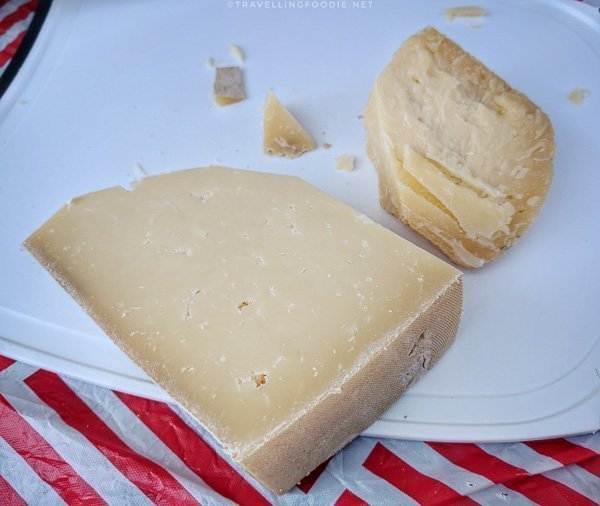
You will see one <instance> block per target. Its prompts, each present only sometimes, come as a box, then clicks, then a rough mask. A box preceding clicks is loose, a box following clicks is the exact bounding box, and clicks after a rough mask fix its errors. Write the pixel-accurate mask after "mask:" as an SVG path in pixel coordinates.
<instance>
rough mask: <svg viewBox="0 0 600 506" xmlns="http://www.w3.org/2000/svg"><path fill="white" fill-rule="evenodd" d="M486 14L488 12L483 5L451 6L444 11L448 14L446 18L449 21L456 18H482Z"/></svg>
mask: <svg viewBox="0 0 600 506" xmlns="http://www.w3.org/2000/svg"><path fill="white" fill-rule="evenodd" d="M486 14H487V12H486V10H485V9H484V8H483V7H475V6H472V5H466V6H464V7H451V8H450V9H446V11H445V12H444V16H446V19H448V20H449V21H452V20H453V19H454V18H480V17H482V16H485V15H486Z"/></svg>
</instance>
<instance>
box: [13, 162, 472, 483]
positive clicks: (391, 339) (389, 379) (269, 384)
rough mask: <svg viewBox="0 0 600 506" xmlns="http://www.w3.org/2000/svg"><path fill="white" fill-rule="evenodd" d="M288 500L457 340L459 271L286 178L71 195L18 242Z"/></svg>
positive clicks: (196, 176) (196, 179) (236, 176)
mask: <svg viewBox="0 0 600 506" xmlns="http://www.w3.org/2000/svg"><path fill="white" fill-rule="evenodd" d="M25 245H26V247H27V248H28V249H29V251H30V252H31V253H33V255H34V256H35V257H36V258H37V259H38V260H39V262H40V263H41V264H42V265H43V266H44V267H45V268H46V269H47V270H48V271H49V272H50V273H51V274H52V275H53V276H54V277H55V278H56V279H57V281H59V282H60V283H61V285H62V286H63V287H64V288H65V289H66V290H68V291H69V292H70V293H71V295H72V296H73V297H74V298H75V299H76V300H77V301H78V302H79V303H80V304H81V305H82V307H83V308H84V309H86V310H87V311H88V313H89V314H90V315H91V316H92V317H93V318H94V319H95V320H96V321H97V322H98V324H99V325H100V326H101V327H102V328H103V329H104V330H105V331H106V333H107V334H108V335H109V336H110V337H111V338H112V339H113V340H114V341H115V342H116V343H117V344H118V345H119V346H120V347H121V348H122V349H123V350H124V351H125V352H126V353H127V354H128V355H129V356H130V357H131V358H132V359H133V360H134V361H135V362H136V363H137V364H139V365H140V366H141V367H142V368H143V369H144V370H145V371H146V373H147V374H148V375H149V376H150V377H151V378H152V379H153V380H155V381H156V382H157V383H158V384H159V385H161V386H162V387H163V388H164V389H165V390H166V391H167V392H169V394H170V395H171V396H172V397H173V398H174V399H175V400H177V401H178V402H179V403H180V404H181V405H182V406H183V407H184V408H185V409H187V410H188V411H189V412H190V413H191V414H192V415H193V416H194V417H196V418H197V419H198V420H199V421H200V422H201V423H202V424H203V425H204V426H205V427H206V428H207V429H208V430H209V431H210V432H211V433H212V434H213V435H214V436H215V437H216V439H217V440H218V441H219V442H220V444H221V445H223V447H224V449H225V450H226V451H227V452H229V453H230V454H231V455H232V457H233V458H234V460H235V461H236V462H238V463H239V464H240V465H241V466H243V467H244V468H245V469H246V470H248V471H249V472H250V473H252V474H253V475H254V476H255V477H256V478H257V479H259V480H260V481H262V482H263V483H264V484H265V485H266V486H268V487H269V488H271V489H272V490H274V491H275V492H277V493H282V492H284V491H286V490H288V489H289V488H291V487H292V486H293V485H294V484H296V483H297V482H298V481H299V480H300V479H301V478H302V477H303V476H305V475H306V474H307V473H308V472H310V471H311V470H312V469H313V468H315V467H316V466H317V465H318V464H319V463H321V462H322V461H323V460H325V459H327V458H328V457H330V456H331V455H332V454H334V453H335V452H336V451H337V450H339V449H340V448H341V447H342V446H344V445H345V444H346V443H348V442H349V441H350V440H351V439H353V438H354V437H355V436H356V435H357V434H358V433H359V432H360V431H362V430H364V429H365V428H366V427H368V426H369V425H370V424H371V423H373V422H374V421H375V420H376V419H377V418H378V417H379V416H381V414H382V413H383V411H384V410H385V409H386V408H387V407H388V406H389V405H390V404H391V403H392V402H394V401H395V400H396V399H397V398H398V397H399V396H400V395H401V393H402V392H403V391H404V390H405V389H406V388H407V387H408V385H409V384H410V383H411V382H413V381H415V380H416V379H417V378H418V377H419V376H420V375H421V374H422V373H423V372H424V371H425V370H427V369H429V368H430V367H431V366H432V365H433V364H434V363H435V361H436V360H437V359H438V358H439V357H440V355H441V354H442V353H443V351H444V350H445V349H446V348H447V347H448V346H449V344H450V343H451V341H452V340H453V338H454V335H455V332H456V329H457V326H458V323H459V318H460V312H461V307H462V277H461V274H460V272H459V271H458V270H456V269H455V268H453V267H451V266H450V265H448V264H447V263H445V262H443V261H442V260H439V259H438V258H436V257H434V256H433V255H431V254H429V253H427V252H425V251H423V250H421V249H420V248H418V247H416V246H414V245H413V244H411V243H409V242H408V241H406V240H404V239H402V238H401V237H399V236H397V235H396V234H394V233H392V232H390V231H388V230H387V229H385V228H383V227H381V226H379V225H377V224H376V223H374V222H373V221H371V220H370V219H368V218H367V217H365V216H364V215H362V214H360V213H359V212H357V211H355V210H354V209H352V208H350V207H348V206H346V205H345V204H343V203H341V202H339V201H337V200H336V199H334V198H333V197H330V196H328V195H327V194H325V193H323V192H321V191H319V190H317V189H316V188H314V187H312V186H311V185H309V184H308V183H305V182H303V181H302V180H300V179H298V178H296V177H290V176H280V175H274V174H265V173H258V172H251V171H239V170H234V169H228V168H223V167H207V168H201V169H191V170H186V171H180V172H174V173H170V174H164V175H158V176H152V177H146V178H144V179H142V180H141V181H139V182H135V183H134V184H133V187H132V189H131V190H130V191H128V190H126V189H124V188H122V187H113V188H108V189H105V190H101V191H98V192H95V193H90V194H87V195H84V196H81V197H78V198H74V199H73V200H72V201H70V202H69V203H68V204H67V205H65V206H63V207H62V208H61V209H60V210H59V211H58V212H57V213H56V214H55V215H54V216H52V217H51V218H50V219H49V220H48V221H47V222H46V223H45V224H43V225H42V226H41V227H40V228H39V229H38V230H37V231H36V232H34V233H33V234H32V235H31V236H30V237H29V238H28V239H27V241H26V242H25Z"/></svg>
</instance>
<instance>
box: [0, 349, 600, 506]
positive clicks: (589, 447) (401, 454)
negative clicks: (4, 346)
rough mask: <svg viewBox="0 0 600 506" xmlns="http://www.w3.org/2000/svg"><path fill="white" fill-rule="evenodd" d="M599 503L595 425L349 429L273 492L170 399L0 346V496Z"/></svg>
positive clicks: (42, 500) (93, 500) (50, 500)
mask: <svg viewBox="0 0 600 506" xmlns="http://www.w3.org/2000/svg"><path fill="white" fill-rule="evenodd" d="M598 501H600V433H598V434H596V435H584V436H577V437H571V438H565V439H554V440H549V441H539V442H529V443H505V444H491V443H490V444H458V443H453V444H450V443H425V442H416V441H401V440H393V439H376V438H368V437H359V438H357V439H356V440H355V441H353V442H352V443H351V444H350V445H348V446H347V447H346V448H344V449H343V450H342V451H340V452H339V453H338V454H337V455H335V456H334V457H333V458H332V459H330V460H329V461H328V462H327V463H325V464H323V465H321V466H320V467H319V468H318V469H316V470H315V471H314V472H313V473H312V474H311V475H309V476H308V477H307V478H305V479H304V480H303V481H302V482H301V484H300V485H299V486H297V487H296V488H294V489H293V490H292V491H290V492H288V493H287V494H286V495H284V496H282V497H277V496H275V495H273V494H272V493H270V492H269V491H268V490H266V489H265V488H264V487H262V486H261V485H260V484H259V483H257V482H256V481H255V480H254V479H253V478H252V477H251V476H249V475H247V474H246V473H244V472H243V471H242V470H240V469H239V468H237V467H236V466H235V465H234V464H233V463H232V461H231V460H230V459H229V457H227V456H226V455H224V454H222V453H221V451H220V449H219V447H218V445H216V443H215V442H214V441H213V439H212V438H211V437H210V435H208V434H207V433H206V432H205V431H204V430H203V429H202V428H201V427H200V426H199V425H198V424H197V423H196V422H194V421H193V420H192V419H191V418H190V417H189V416H188V415H187V414H186V413H185V412H182V411H181V410H180V409H179V408H178V407H177V406H170V405H167V404H164V403H161V402H156V401H151V400H147V399H143V398H140V397H136V396H133V395H128V394H123V393H119V392H113V391H111V390H108V389H105V388H101V387H98V386H94V385H90V384H87V383H84V382H81V381H76V380H72V379H69V378H66V377H63V376H59V375H57V374H55V373H52V372H48V371H45V370H42V369H37V368H35V367H32V366H29V365H25V364H22V363H19V362H14V361H13V360H11V359H8V358H6V357H2V356H0V504H2V505H18V504H44V505H46V504H64V503H67V504H105V503H108V504H151V503H156V504H177V505H179V504H204V505H224V504H232V503H238V504H248V505H261V504H269V503H270V504H277V505H300V504H314V505H320V504H335V505H339V506H341V505H343V506H349V505H362V504H372V505H388V504H389V505H405V504H406V505H412V504H485V505H487V504H502V505H504V504H507V503H510V504H532V503H538V504H542V505H563V504H564V505H566V504H574V505H593V504H598Z"/></svg>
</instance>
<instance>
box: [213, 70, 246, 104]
mask: <svg viewBox="0 0 600 506" xmlns="http://www.w3.org/2000/svg"><path fill="white" fill-rule="evenodd" d="M213 93H214V98H215V101H216V102H217V103H218V104H219V105H229V104H234V103H236V102H239V101H240V100H244V99H245V98H246V92H245V90H244V77H243V75H242V69H240V68H239V67H219V68H217V73H216V75H215V83H214V86H213Z"/></svg>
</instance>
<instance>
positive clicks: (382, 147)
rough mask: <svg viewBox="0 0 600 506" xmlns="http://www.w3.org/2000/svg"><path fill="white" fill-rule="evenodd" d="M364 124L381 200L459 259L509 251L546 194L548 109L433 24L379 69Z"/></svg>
mask: <svg viewBox="0 0 600 506" xmlns="http://www.w3.org/2000/svg"><path fill="white" fill-rule="evenodd" d="M365 125H366V134H367V152H368V154H369V157H370V158H371V160H372V161H373V164H374V165H375V168H376V169H377V171H378V174H379V188H380V197H381V203H382V205H383V207H384V208H385V209H386V210H387V211H389V212H391V213H392V214H394V215H396V216H398V217H399V218H401V219H402V220H403V221H405V222H406V223H407V224H408V225H410V226H411V227H413V228H414V229H415V230H416V231H417V232H419V233H421V234H422V235H424V236H425V237H427V238H428V239H429V240H431V241H432V242H433V243H434V244H436V245H437V246H438V247H439V248H440V249H441V250H442V251H444V253H446V254H447V255H448V256H449V257H450V258H451V259H452V260H454V261H455V262H456V263H458V264H460V265H462V266H465V267H479V266H481V265H483V264H484V263H485V262H487V261H490V260H493V259H494V258H496V257H497V256H498V255H500V254H501V253H502V252H503V251H504V250H506V249H507V248H509V247H510V246H511V245H512V244H513V243H514V242H515V241H516V240H517V238H519V237H520V236H521V235H522V234H523V232H524V231H525V230H526V229H527V227H528V226H529V225H530V224H531V222H532V221H533V220H534V219H535V217H536V216H537V214H538V211H539V208H540V206H541V205H542V204H543V202H544V199H545V198H546V194H547V192H548V188H549V186H550V182H551V180H552V157H553V155H554V140H553V131H552V126H551V124H550V121H549V120H548V118H547V116H546V115H545V114H544V113H543V112H542V111H541V110H540V109H539V108H538V107H536V106H535V105H534V104H533V103H532V102H531V101H530V100H529V99H528V98H527V97H525V96H524V95H523V94H522V93H519V92H518V91H516V90H514V89H512V88H511V87H510V86H509V85H508V84H506V83H505V82H504V81H503V80H502V79H500V78H499V77H498V76H496V75H495V74H494V73H493V72H491V71H490V70H488V69H487V68H486V67H484V66H483V64H481V63H480V62H479V61H477V60H476V59H475V58H473V57H472V56H471V55H469V54H468V53H466V52H465V51H463V50H462V49H461V48H460V47H459V46H458V45H456V44H455V43H454V42H452V41H451V40H449V39H448V38H446V37H444V36H443V35H442V34H440V33H439V32H438V31H436V30H435V29H433V28H426V29H425V30H423V31H421V32H419V33H417V34H416V35H414V36H412V37H411V38H410V39H408V40H407V41H406V42H405V43H404V44H403V45H402V47H401V48H400V49H399V50H398V51H397V52H396V54H395V55H394V58H393V60H392V62H391V63H390V64H389V65H388V66H387V67H386V68H385V70H384V71H383V72H382V73H381V75H380V76H379V78H378V79H377V82H376V83H375V87H374V89H373V91H372V93H371V96H370V98H369V102H368V105H367V110H366V113H365Z"/></svg>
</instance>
